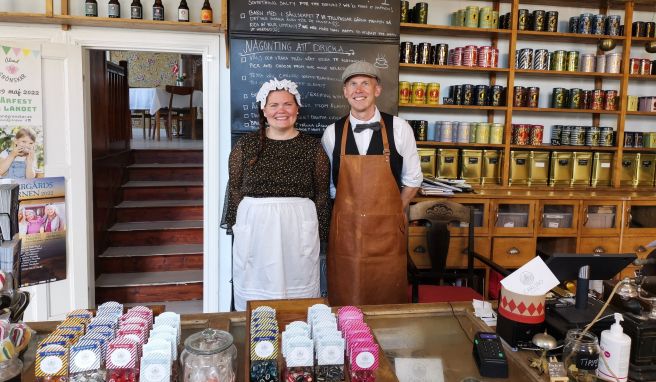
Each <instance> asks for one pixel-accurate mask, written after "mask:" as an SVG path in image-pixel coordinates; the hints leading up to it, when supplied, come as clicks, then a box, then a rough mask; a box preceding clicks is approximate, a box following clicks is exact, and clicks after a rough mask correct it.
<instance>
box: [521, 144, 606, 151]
mask: <svg viewBox="0 0 656 382" xmlns="http://www.w3.org/2000/svg"><path fill="white" fill-rule="evenodd" d="M510 149H511V150H549V151H605V152H615V151H617V147H615V146H613V147H608V146H567V145H563V146H554V145H539V146H538V145H510Z"/></svg>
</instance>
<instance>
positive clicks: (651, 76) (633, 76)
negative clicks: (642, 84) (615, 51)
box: [629, 74, 656, 80]
mask: <svg viewBox="0 0 656 382" xmlns="http://www.w3.org/2000/svg"><path fill="white" fill-rule="evenodd" d="M629 79H631V80H656V75H655V74H629Z"/></svg>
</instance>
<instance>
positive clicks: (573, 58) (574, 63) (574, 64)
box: [566, 51, 579, 72]
mask: <svg viewBox="0 0 656 382" xmlns="http://www.w3.org/2000/svg"><path fill="white" fill-rule="evenodd" d="M566 70H567V71H568V72H576V71H578V70H579V52H577V51H570V52H567V67H566Z"/></svg>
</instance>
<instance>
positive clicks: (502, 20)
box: [499, 14, 509, 29]
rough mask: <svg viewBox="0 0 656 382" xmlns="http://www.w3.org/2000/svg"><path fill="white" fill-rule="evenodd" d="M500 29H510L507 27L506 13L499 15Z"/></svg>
mask: <svg viewBox="0 0 656 382" xmlns="http://www.w3.org/2000/svg"><path fill="white" fill-rule="evenodd" d="M499 29H509V28H507V27H506V14H503V15H499Z"/></svg>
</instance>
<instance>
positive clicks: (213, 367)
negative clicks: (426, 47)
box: [180, 329, 237, 382]
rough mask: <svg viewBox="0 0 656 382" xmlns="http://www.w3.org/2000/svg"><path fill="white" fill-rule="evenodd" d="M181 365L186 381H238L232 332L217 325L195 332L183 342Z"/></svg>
mask: <svg viewBox="0 0 656 382" xmlns="http://www.w3.org/2000/svg"><path fill="white" fill-rule="evenodd" d="M180 365H181V366H182V372H183V376H184V377H183V381H184V382H205V381H221V382H224V381H225V382H231V381H235V380H236V375H237V369H236V368H237V349H236V348H235V345H234V344H233V338H232V335H231V334H230V333H228V332H224V331H223V330H216V329H205V330H203V331H202V332H198V333H194V334H192V335H191V336H189V337H188V338H187V339H186V340H185V342H184V350H183V351H182V354H181V355H180Z"/></svg>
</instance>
